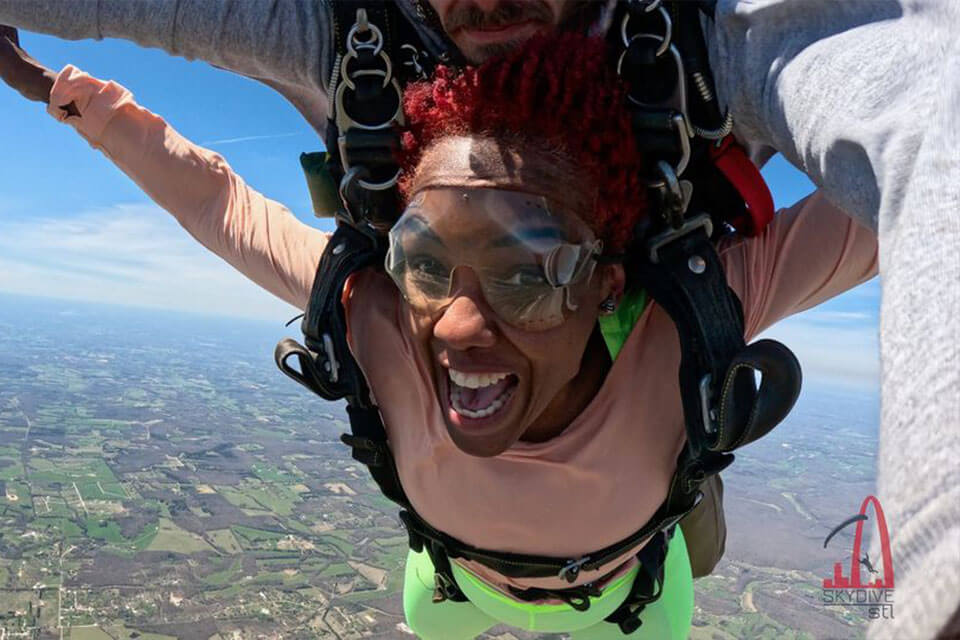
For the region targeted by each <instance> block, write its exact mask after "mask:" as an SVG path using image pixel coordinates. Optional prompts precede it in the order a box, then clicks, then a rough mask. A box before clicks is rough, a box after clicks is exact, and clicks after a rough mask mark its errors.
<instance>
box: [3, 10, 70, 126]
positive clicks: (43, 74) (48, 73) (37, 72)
mask: <svg viewBox="0 0 960 640" xmlns="http://www.w3.org/2000/svg"><path fill="white" fill-rule="evenodd" d="M56 78H57V74H56V73H55V72H54V71H53V70H52V69H49V68H47V67H45V66H43V65H42V64H40V63H39V62H37V61H36V60H34V59H33V58H32V57H31V56H30V55H29V54H28V53H27V52H26V51H24V50H23V49H21V48H20V37H19V35H18V34H17V30H16V29H14V28H13V27H8V26H5V25H0V79H2V80H3V81H4V82H5V83H7V84H8V85H9V86H11V87H12V88H14V89H16V90H17V91H18V92H19V93H20V95H22V96H23V97H24V98H26V99H27V100H33V101H35V102H43V103H44V104H47V103H48V102H49V101H50V90H51V89H52V88H53V83H54V80H56ZM63 109H65V110H66V112H67V113H68V114H69V115H79V113H78V112H77V110H76V107H75V106H74V105H73V103H70V104H69V105H67V106H65V107H63Z"/></svg>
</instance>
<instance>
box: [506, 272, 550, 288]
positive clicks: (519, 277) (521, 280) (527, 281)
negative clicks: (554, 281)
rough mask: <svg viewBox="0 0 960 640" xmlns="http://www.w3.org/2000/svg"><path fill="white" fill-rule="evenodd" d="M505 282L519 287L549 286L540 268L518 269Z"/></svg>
mask: <svg viewBox="0 0 960 640" xmlns="http://www.w3.org/2000/svg"><path fill="white" fill-rule="evenodd" d="M505 282H506V283H507V284H510V285H514V286H517V287H533V286H542V285H545V284H547V280H546V278H544V277H543V270H542V269H541V268H540V267H520V268H517V269H515V270H514V271H513V273H511V274H510V275H509V277H507V278H506V279H505Z"/></svg>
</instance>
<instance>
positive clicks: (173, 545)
mask: <svg viewBox="0 0 960 640" xmlns="http://www.w3.org/2000/svg"><path fill="white" fill-rule="evenodd" d="M147 551H172V552H174V553H195V552H197V551H216V549H214V548H213V547H211V546H210V544H209V543H208V542H207V541H206V540H204V539H203V538H201V537H200V536H198V535H196V534H195V533H190V532H189V531H186V530H185V529H181V528H180V527H178V526H177V525H176V524H174V522H173V521H172V520H168V519H167V518H160V523H159V528H158V530H157V535H156V537H154V538H153V541H152V542H151V543H150V544H149V546H147Z"/></svg>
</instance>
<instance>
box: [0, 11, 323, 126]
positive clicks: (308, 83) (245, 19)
mask: <svg viewBox="0 0 960 640" xmlns="http://www.w3.org/2000/svg"><path fill="white" fill-rule="evenodd" d="M0 24H9V25H13V26H15V27H19V28H21V29H26V30H29V31H36V32H39V33H46V34H50V35H54V36H58V37H60V38H66V39H69V40H81V39H86V38H95V39H98V40H99V39H103V38H122V39H124V40H131V41H133V42H135V43H137V44H139V45H141V46H144V47H155V48H159V49H163V50H164V51H166V52H168V53H171V54H174V55H177V56H182V57H184V58H187V59H188V60H193V59H198V60H204V61H206V62H209V63H211V64H213V65H216V66H218V67H222V68H224V69H228V70H230V71H234V72H236V73H239V74H242V75H245V76H248V77H251V78H255V79H258V80H262V81H265V82H267V84H269V85H270V86H272V87H274V88H276V89H278V90H280V91H281V92H282V93H283V94H284V95H286V96H288V97H290V98H291V99H292V100H294V102H295V103H296V105H297V107H298V108H300V109H301V110H302V111H304V112H305V113H304V115H305V116H307V119H308V120H309V121H310V122H311V124H313V125H314V127H315V128H318V129H322V127H323V120H324V114H323V113H314V112H315V111H317V110H323V109H324V107H325V101H324V100H320V99H318V98H317V96H318V95H319V94H322V93H324V92H325V91H326V86H327V81H328V80H329V78H328V77H327V76H328V75H329V71H328V70H329V69H330V68H331V60H330V49H331V47H330V46H329V41H330V38H331V37H332V35H331V19H330V16H329V5H328V3H327V2H322V1H313V0H311V1H310V2H302V1H301V0H270V1H268V0H96V1H94V0H0Z"/></svg>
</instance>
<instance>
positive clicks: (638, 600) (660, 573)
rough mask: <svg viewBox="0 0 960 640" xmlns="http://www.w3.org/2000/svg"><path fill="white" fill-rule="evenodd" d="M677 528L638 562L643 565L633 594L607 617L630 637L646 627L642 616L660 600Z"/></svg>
mask: <svg viewBox="0 0 960 640" xmlns="http://www.w3.org/2000/svg"><path fill="white" fill-rule="evenodd" d="M672 537H673V529H672V528H671V529H670V530H669V531H663V532H661V533H659V534H658V535H657V537H656V538H655V539H654V540H651V541H650V542H649V543H648V544H647V545H646V546H645V547H644V548H643V549H641V550H640V553H638V554H637V561H638V563H639V565H640V567H639V570H638V571H637V577H636V578H635V579H634V581H633V585H632V586H631V587H630V594H629V595H628V596H627V598H626V600H624V601H623V604H621V605H620V606H619V607H617V609H616V610H615V611H614V612H613V613H611V614H610V615H609V616H607V617H606V618H604V620H606V621H607V622H612V623H614V624H616V625H617V626H619V627H620V631H622V632H623V633H624V634H626V635H630V634H631V633H633V632H634V631H636V630H637V629H639V628H640V627H641V626H642V625H643V620H642V618H641V616H642V615H643V610H644V609H645V608H646V606H647V605H648V604H650V603H652V602H655V601H657V600H658V599H659V598H660V594H661V593H663V587H664V568H665V565H666V559H667V551H668V549H669V546H668V545H669V542H670V539H671V538H672Z"/></svg>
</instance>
